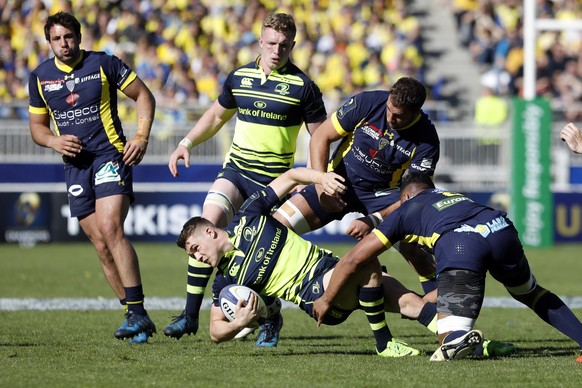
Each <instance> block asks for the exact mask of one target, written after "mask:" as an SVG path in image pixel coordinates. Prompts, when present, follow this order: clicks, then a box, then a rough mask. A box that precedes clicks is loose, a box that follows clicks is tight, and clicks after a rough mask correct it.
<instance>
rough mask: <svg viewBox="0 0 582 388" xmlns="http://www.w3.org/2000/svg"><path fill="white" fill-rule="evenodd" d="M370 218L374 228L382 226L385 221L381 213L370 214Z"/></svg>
mask: <svg viewBox="0 0 582 388" xmlns="http://www.w3.org/2000/svg"><path fill="white" fill-rule="evenodd" d="M368 218H369V219H370V221H372V227H374V228H375V227H377V226H378V225H380V224H381V223H382V221H384V218H383V217H382V214H380V212H374V213H372V214H368Z"/></svg>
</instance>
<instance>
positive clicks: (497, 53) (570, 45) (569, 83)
mask: <svg viewBox="0 0 582 388" xmlns="http://www.w3.org/2000/svg"><path fill="white" fill-rule="evenodd" d="M453 12H454V14H455V20H456V28H457V32H458V37H459V41H460V43H461V44H462V45H463V46H464V47H466V48H467V50H469V52H470V54H471V57H472V58H473V61H474V62H475V64H477V65H478V66H480V69H481V72H482V76H481V84H482V85H483V87H484V88H485V89H486V91H485V95H486V96H487V98H489V99H490V98H491V95H494V96H500V97H503V96H519V95H521V94H522V90H523V63H524V56H523V47H524V42H523V1H522V0H453ZM536 12H537V13H536V16H537V18H545V19H557V20H577V19H578V20H580V19H582V1H580V0H536ZM581 49H582V30H579V31H577V30H567V31H540V32H538V40H537V45H536V76H537V82H536V85H535V89H536V94H537V95H538V96H544V97H546V98H549V99H551V100H552V101H553V102H554V104H553V105H554V107H557V108H559V109H560V110H563V112H564V117H563V120H565V121H579V120H581V119H582V109H581V105H582V56H581V55H580V51H581Z"/></svg>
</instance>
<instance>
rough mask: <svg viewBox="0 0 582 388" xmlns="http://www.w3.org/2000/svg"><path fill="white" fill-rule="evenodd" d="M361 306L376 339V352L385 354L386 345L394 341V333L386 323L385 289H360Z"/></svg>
mask: <svg viewBox="0 0 582 388" xmlns="http://www.w3.org/2000/svg"><path fill="white" fill-rule="evenodd" d="M360 306H362V309H363V310H364V312H365V313H366V317H367V318H368V322H369V323H370V327H371V328H372V332H373V333H374V339H375V340H376V350H377V351H378V352H380V353H381V352H383V351H384V350H385V349H386V344H387V343H388V341H390V340H391V339H392V333H391V332H390V328H388V323H387V322H386V314H385V313H384V289H383V288H382V287H369V288H366V287H363V288H361V289H360Z"/></svg>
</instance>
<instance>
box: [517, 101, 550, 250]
mask: <svg viewBox="0 0 582 388" xmlns="http://www.w3.org/2000/svg"><path fill="white" fill-rule="evenodd" d="M543 116H544V110H543V109H542V108H541V107H540V106H538V105H535V104H526V106H525V109H524V110H523V112H522V122H523V126H522V131H523V136H524V141H525V180H524V184H523V187H522V190H521V191H522V195H523V197H524V199H525V222H524V227H525V230H524V233H523V240H524V242H525V243H526V244H528V245H538V244H539V243H540V241H541V240H542V230H543V228H544V221H543V215H544V212H545V211H547V209H545V206H544V202H543V201H542V196H543V195H542V192H543V190H544V187H543V182H544V179H543V174H544V168H545V166H544V165H543V163H542V146H543V145H542V136H541V132H542V130H541V126H542V120H543Z"/></svg>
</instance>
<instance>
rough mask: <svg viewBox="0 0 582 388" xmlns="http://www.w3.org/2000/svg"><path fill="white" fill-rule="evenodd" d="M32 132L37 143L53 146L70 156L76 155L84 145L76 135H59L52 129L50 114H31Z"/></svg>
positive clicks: (59, 151)
mask: <svg viewBox="0 0 582 388" xmlns="http://www.w3.org/2000/svg"><path fill="white" fill-rule="evenodd" d="M29 117H30V118H29V123H30V134H31V135H32V139H33V140H34V142H35V143H36V144H38V145H39V146H42V147H47V148H52V149H53V150H55V151H56V152H58V153H60V154H63V155H66V156H68V157H71V158H73V157H75V156H76V155H77V154H78V153H79V152H81V150H82V149H83V146H82V145H81V140H80V139H79V138H78V137H77V136H74V135H62V136H57V135H55V134H54V133H53V131H51V129H50V124H49V120H50V118H49V115H48V114H34V113H31V114H30V116H29Z"/></svg>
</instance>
